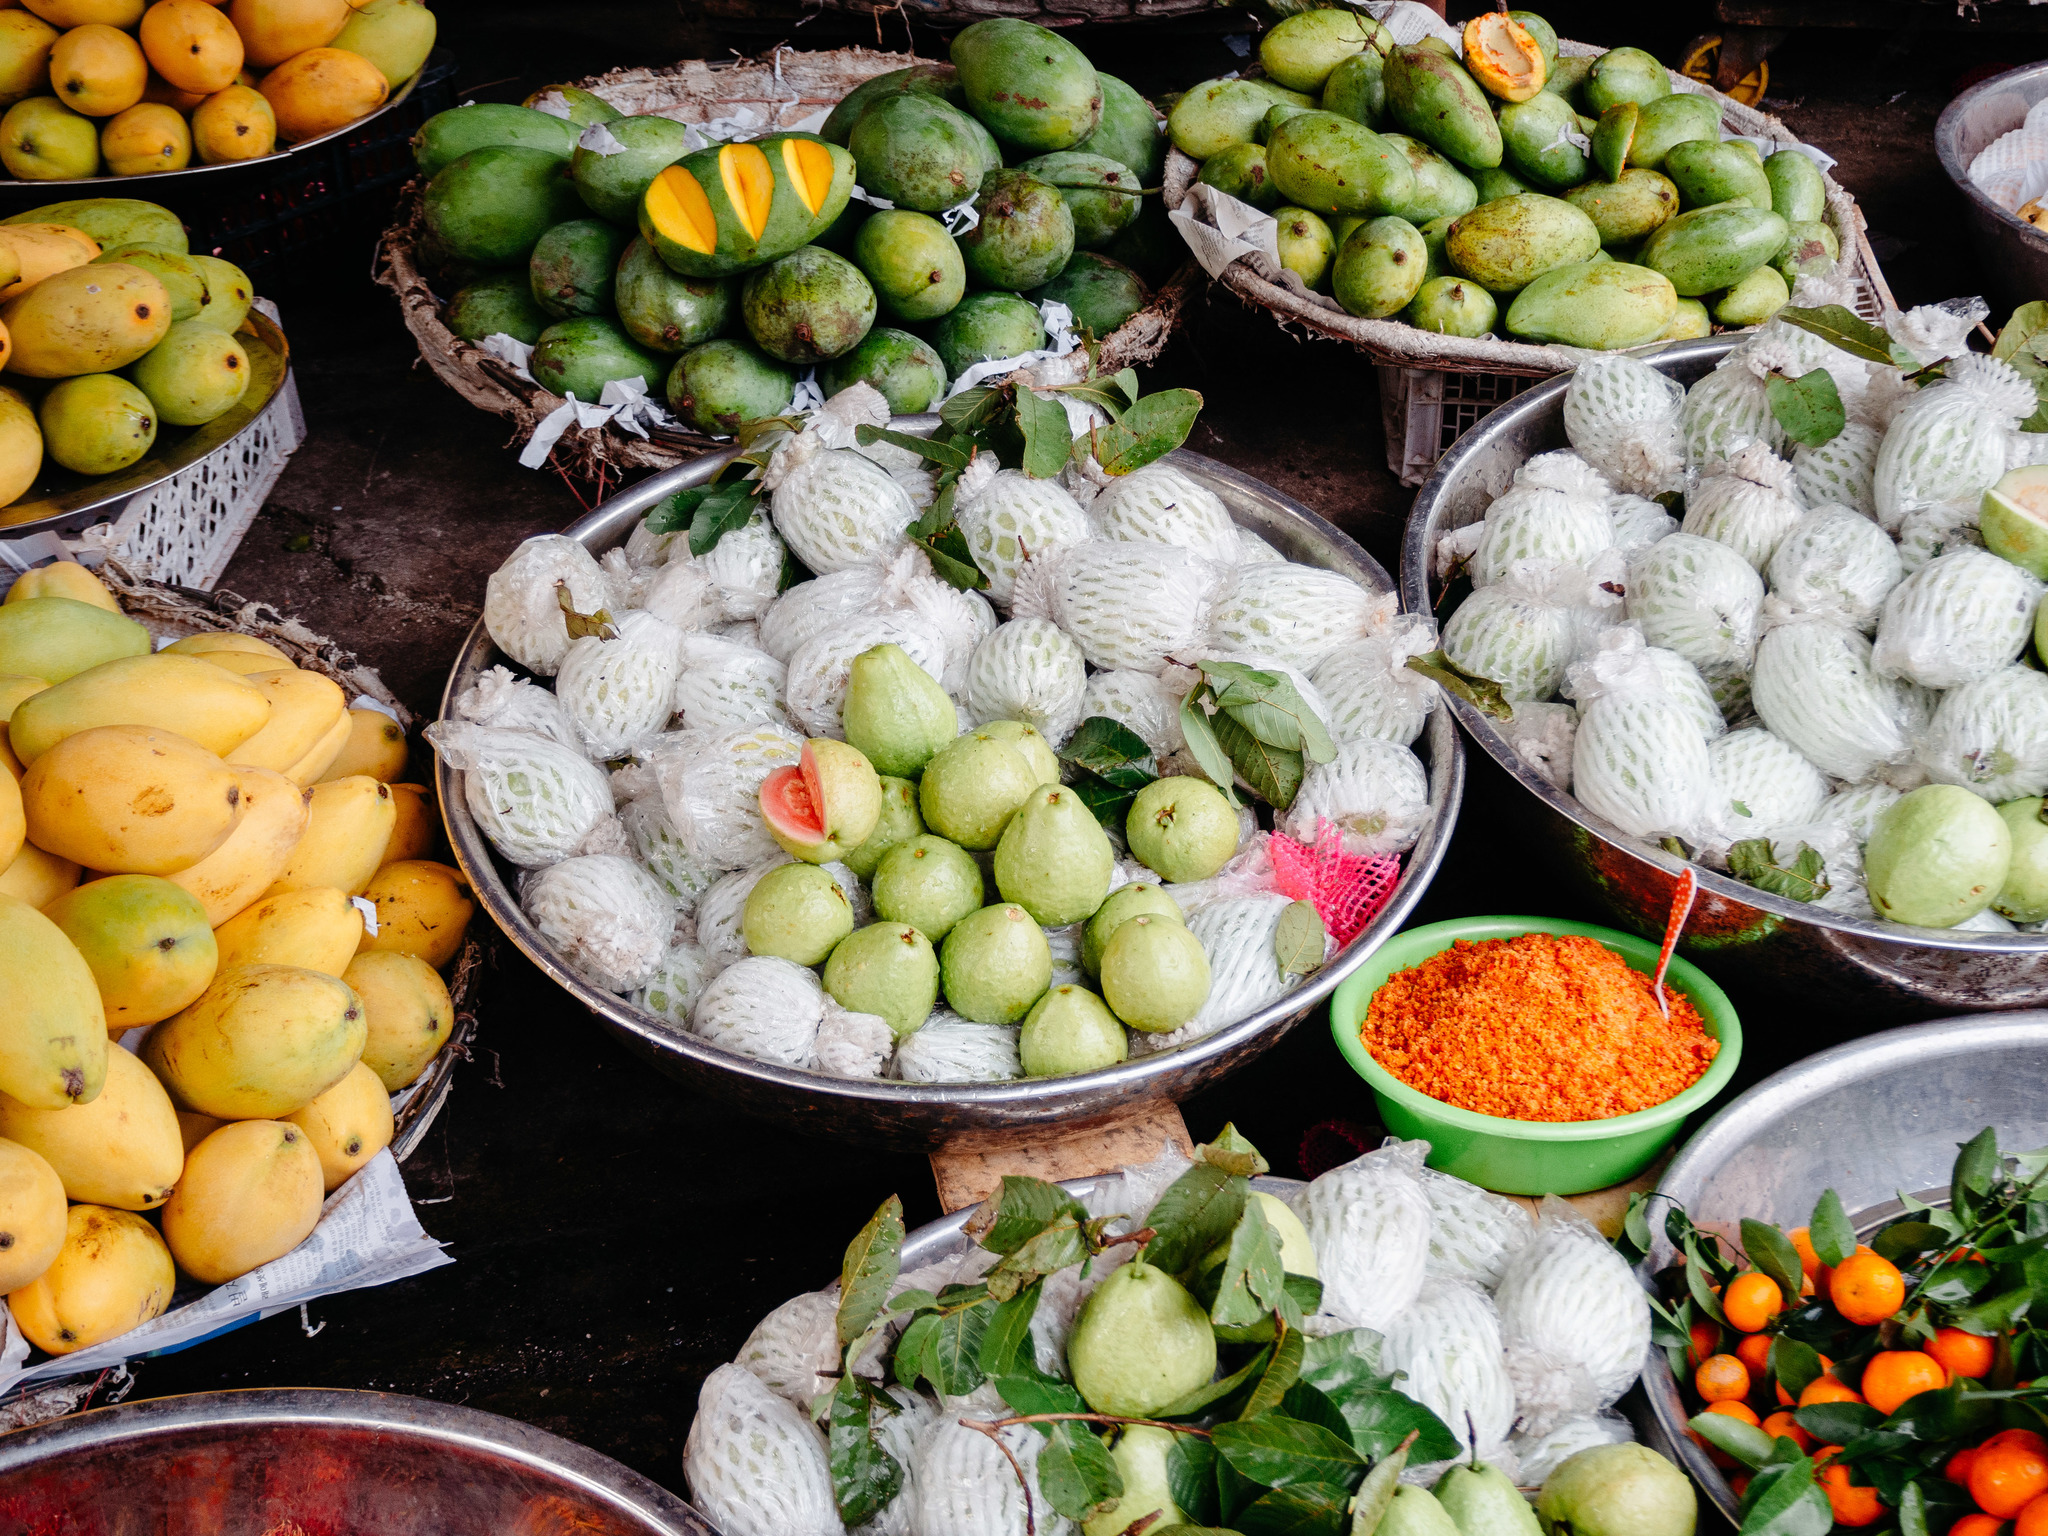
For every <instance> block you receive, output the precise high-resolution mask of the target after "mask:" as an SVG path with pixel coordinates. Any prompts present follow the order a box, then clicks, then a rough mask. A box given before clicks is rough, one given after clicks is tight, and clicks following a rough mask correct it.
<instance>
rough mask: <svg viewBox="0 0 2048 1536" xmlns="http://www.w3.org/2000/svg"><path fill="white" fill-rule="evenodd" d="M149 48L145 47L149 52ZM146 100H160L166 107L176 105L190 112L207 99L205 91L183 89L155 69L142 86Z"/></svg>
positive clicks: (182, 110)
mask: <svg viewBox="0 0 2048 1536" xmlns="http://www.w3.org/2000/svg"><path fill="white" fill-rule="evenodd" d="M148 51H149V50H148V49H146V48H145V49H144V50H143V52H144V53H147V52H148ZM142 99H143V100H144V101H154V102H158V103H160V104H161V105H163V106H166V107H176V108H177V109H178V110H179V111H180V112H190V111H191V110H192V109H193V108H194V107H196V106H198V105H199V104H200V103H201V102H202V101H204V100H206V93H205V92H204V91H181V90H179V89H178V88H177V87H176V86H175V85H173V84H171V82H170V81H168V80H166V79H165V78H164V77H163V76H162V75H160V74H158V73H157V72H156V71H155V70H153V69H152V70H151V71H150V72H149V81H148V83H147V84H145V85H144V86H143V87H142Z"/></svg>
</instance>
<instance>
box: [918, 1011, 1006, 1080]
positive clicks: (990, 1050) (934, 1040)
mask: <svg viewBox="0 0 2048 1536" xmlns="http://www.w3.org/2000/svg"><path fill="white" fill-rule="evenodd" d="M893 1075H894V1076H895V1077H897V1078H899V1079H901V1080H902V1081H903V1082H906V1083H1005V1082H1009V1081H1011V1080H1012V1079H1015V1078H1020V1077H1022V1076H1023V1075H1024V1064H1023V1062H1022V1061H1021V1060H1019V1058H1018V1055H1017V1030H1016V1028H1015V1027H1014V1026H1012V1025H1008V1024H975V1023H971V1022H969V1021H968V1020H966V1019H963V1018H961V1017H960V1016H959V1015H957V1014H954V1013H950V1012H948V1011H947V1010H946V1009H944V1008H939V1009H935V1010H934V1011H933V1013H932V1016H931V1017H930V1018H929V1019H927V1020H925V1022H924V1024H923V1026H922V1027H920V1028H918V1029H914V1030H912V1031H911V1032H910V1033H909V1034H907V1035H905V1036H904V1037H903V1038H902V1039H901V1040H899V1041H897V1042H896V1060H895V1065H894V1069H893Z"/></svg>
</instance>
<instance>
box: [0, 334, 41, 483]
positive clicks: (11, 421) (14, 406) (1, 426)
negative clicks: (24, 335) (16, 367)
mask: <svg viewBox="0 0 2048 1536" xmlns="http://www.w3.org/2000/svg"><path fill="white" fill-rule="evenodd" d="M8 355H9V351H8V342H7V337H6V333H5V327H4V326H0V364H4V363H5V362H6V361H7V358H8ZM42 472H43V429H42V426H41V425H40V424H39V423H38V422H37V421H36V413H35V412H34V411H33V410H32V409H30V408H29V406H28V404H27V402H25V401H23V400H22V399H21V398H20V397H18V396H16V395H14V394H11V393H10V394H6V395H0V507H11V506H13V505H14V504H15V503H16V502H17V501H19V500H21V498H22V497H24V496H26V495H27V494H28V492H29V488H30V487H31V486H33V485H34V484H35V483H36V479H37V477H38V476H40V475H41V474H42Z"/></svg>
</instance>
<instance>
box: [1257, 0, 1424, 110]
mask: <svg viewBox="0 0 2048 1536" xmlns="http://www.w3.org/2000/svg"><path fill="white" fill-rule="evenodd" d="M1393 45H1394V38H1393V34H1392V33H1390V32H1388V31H1387V29H1386V28H1385V27H1384V26H1382V25H1381V24H1380V23H1379V22H1377V21H1375V20H1373V19H1372V17H1370V16H1362V15H1360V14H1358V13H1357V12H1355V11H1343V10H1328V11H1301V12H1298V13H1297V14H1295V15H1293V16H1289V17H1288V18H1287V19H1286V20H1284V21H1282V22H1281V23H1280V24H1279V25H1277V26H1276V27H1274V28H1273V29H1272V30H1271V31H1270V32H1268V33H1267V34H1266V35H1265V36H1264V37H1262V38H1260V39H1259V65H1260V67H1261V68H1263V69H1264V70H1265V71H1266V74H1267V76H1268V77H1269V78H1271V79H1273V80H1277V81H1278V82H1279V83H1280V84H1282V85H1284V86H1286V87H1287V88H1288V89H1289V90H1291V91H1320V90H1321V89H1322V88H1323V87H1324V85H1325V84H1327V83H1328V81H1329V78H1330V75H1331V72H1332V71H1334V70H1335V69H1336V67H1337V66H1338V65H1339V64H1341V63H1343V62H1344V61H1345V60H1346V59H1348V58H1353V57H1355V56H1357V55H1358V54H1361V53H1365V52H1368V51H1370V50H1374V49H1385V48H1391V47H1392V46H1393Z"/></svg>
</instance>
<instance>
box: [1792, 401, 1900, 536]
mask: <svg viewBox="0 0 2048 1536" xmlns="http://www.w3.org/2000/svg"><path fill="white" fill-rule="evenodd" d="M1883 445H1884V434H1883V433H1882V432H1880V431H1879V430H1878V429H1877V428H1876V427H1873V426H1867V425H1865V424H1864V423H1862V422H1860V421H1852V422H1849V423H1847V424H1846V425H1845V426H1844V427H1843V428H1842V430H1841V431H1839V432H1837V433H1836V434H1835V435H1834V436H1833V437H1831V438H1829V439H1828V440H1827V441H1826V442H1824V443H1822V444H1821V445H1820V446H1819V447H1818V448H1809V447H1808V446H1807V445H1806V444H1804V443H1801V444H1800V445H1799V446H1798V447H1796V448H1794V449H1793V450H1792V481H1793V484H1794V485H1795V486H1796V487H1797V488H1798V491H1799V496H1800V499H1801V500H1803V501H1804V502H1805V503H1806V504H1807V505H1808V506H1809V507H1824V506H1843V507H1848V508H1850V509H1852V510H1853V511H1857V512H1861V513H1862V514H1863V515H1864V516H1865V517H1868V518H1875V517H1876V516H1877V497H1876V493H1875V491H1874V489H1873V487H1872V481H1873V480H1874V478H1875V476H1876V474H1877V451H1878V449H1879V448H1881V447H1882V446H1883Z"/></svg>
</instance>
